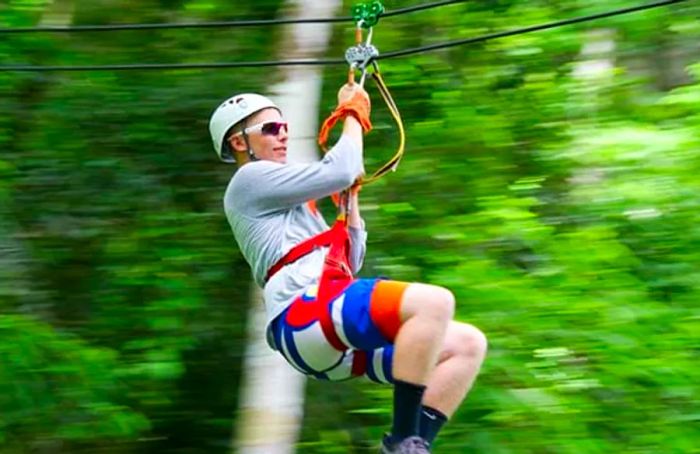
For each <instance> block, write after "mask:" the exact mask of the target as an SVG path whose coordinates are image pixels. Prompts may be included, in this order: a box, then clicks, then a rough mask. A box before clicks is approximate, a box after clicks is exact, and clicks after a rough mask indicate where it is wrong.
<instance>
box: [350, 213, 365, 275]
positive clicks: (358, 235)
mask: <svg viewBox="0 0 700 454" xmlns="http://www.w3.org/2000/svg"><path fill="white" fill-rule="evenodd" d="M348 232H349V233H350V254H349V260H350V268H352V274H357V273H358V272H359V271H360V269H361V268H362V264H363V263H364V261H365V251H366V250H367V231H366V230H365V223H364V221H362V228H357V227H348Z"/></svg>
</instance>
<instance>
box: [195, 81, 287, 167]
mask: <svg viewBox="0 0 700 454" xmlns="http://www.w3.org/2000/svg"><path fill="white" fill-rule="evenodd" d="M268 107H272V108H274V109H277V110H280V109H279V107H277V106H276V105H275V103H273V102H272V101H270V100H269V99H268V98H266V97H264V96H261V95H256V94H255V93H243V94H240V95H236V96H232V97H231V98H229V99H227V100H226V101H224V102H223V103H222V104H221V105H220V106H219V107H218V108H217V109H216V110H215V111H214V113H213V114H212V116H211V119H210V120H209V132H210V133H211V140H212V141H213V142H214V150H216V154H217V155H219V159H221V160H222V161H224V162H236V160H235V159H234V157H233V153H232V152H231V149H230V148H229V146H228V144H225V143H224V139H225V138H226V133H227V132H228V130H229V129H231V127H232V126H233V125H235V124H236V123H238V122H239V121H241V120H244V119H245V118H247V117H249V116H251V115H253V114H254V113H255V112H258V111H260V110H263V109H267V108H268Z"/></svg>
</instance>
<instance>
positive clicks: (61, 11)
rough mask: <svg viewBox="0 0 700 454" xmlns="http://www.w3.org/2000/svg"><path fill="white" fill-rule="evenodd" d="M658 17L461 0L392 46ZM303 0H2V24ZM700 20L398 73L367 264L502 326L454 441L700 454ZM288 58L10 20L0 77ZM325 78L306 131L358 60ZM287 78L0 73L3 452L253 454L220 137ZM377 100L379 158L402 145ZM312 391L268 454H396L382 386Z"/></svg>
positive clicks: (210, 37) (489, 330) (425, 14)
mask: <svg viewBox="0 0 700 454" xmlns="http://www.w3.org/2000/svg"><path fill="white" fill-rule="evenodd" d="M642 1H643V0H605V1H603V0H587V1H581V0H559V1H549V0H473V1H465V2H460V3H459V4H454V5H448V6H443V7H439V8H433V9H430V10H426V11H422V12H415V13H412V14H406V15H401V16H396V17H387V18H382V19H381V20H380V22H379V24H378V26H377V27H376V29H375V34H374V40H373V42H374V43H375V44H376V45H377V46H378V48H379V49H380V51H381V52H388V51H393V50H400V49H405V48H412V47H416V46H423V45H429V44H435V43H441V42H445V41H449V40H455V39H462V38H467V37H471V36H478V35H484V34H488V33H493V32H498V31H503V30H508V29H512V28H517V27H525V26H530V25H536V24H541V23H547V22H551V21H557V20H562V19H568V18H572V17H578V16H582V15H588V14H593V13H598V12H603V11H607V10H612V9H616V8H624V7H629V6H635V5H639V4H641V2H642ZM421 3H427V0H425V1H423V2H422V1H421V0H405V1H403V0H402V1H399V0H394V1H389V0H387V1H386V2H385V6H386V7H387V9H389V10H391V9H396V8H403V7H408V6H412V5H417V4H421ZM351 5H352V2H348V1H346V2H345V3H344V4H343V5H341V6H340V7H339V8H337V10H336V11H335V13H334V14H335V15H338V16H346V15H349V9H350V6H351ZM300 8H301V9H303V8H304V7H303V5H299V4H297V3H294V2H284V1H282V0H279V1H278V0H255V1H253V0H238V1H236V2H230V1H223V0H141V1H138V2H137V1H127V0H101V1H94V0H93V1H87V0H55V1H50V0H5V1H4V2H2V3H0V27H5V28H15V27H32V26H39V25H62V26H66V25H89V24H126V23H160V22H196V21H218V20H233V19H275V18H280V17H285V16H287V15H290V14H295V13H296V12H298V10H299V9H300ZM699 14H700V6H698V5H697V3H696V2H692V1H688V2H681V3H678V4H674V5H671V6H665V7H661V8H656V9H653V10H649V11H644V12H637V13H634V14H627V15H623V16H617V17H614V18H608V19H603V20H598V21H592V22H586V23H582V24H578V25H573V26H566V27H560V28H556V29H552V30H547V31H540V32H536V33H528V34H523V35H518V36H513V37H508V38H503V39H496V40H489V41H485V42H482V43H478V44H473V45H467V46H457V47H452V48H449V49H444V50H439V51H434V52H426V53H420V54H414V55H411V56H406V57H403V58H394V59H387V60H383V61H381V68H382V70H383V73H384V77H385V79H386V81H387V84H388V85H389V88H390V89H391V90H392V93H393V94H394V97H395V99H396V102H397V104H398V107H399V109H400V110H401V112H402V115H403V118H404V121H405V124H406V129H407V151H406V156H405V158H404V160H403V162H402V163H401V165H400V167H399V169H398V171H397V172H396V173H392V174H390V175H389V176H387V177H385V178H384V179H383V180H381V181H380V182H379V183H377V184H376V185H372V186H368V187H366V188H365V189H364V190H363V191H362V200H363V202H362V208H363V214H364V217H365V219H366V222H367V225H368V230H369V240H368V255H367V258H366V261H365V266H364V268H363V270H362V272H361V275H362V276H373V275H384V276H391V277H392V278H395V279H401V280H417V281H424V282H429V283H434V284H438V285H444V286H447V287H449V288H450V289H452V290H453V291H454V293H455V294H456V296H457V299H458V309H457V318H458V319H459V320H462V321H467V322H471V323H473V324H475V325H477V326H479V327H480V328H481V329H482V330H483V331H484V332H485V333H486V334H487V336H488V337H489V340H490V352H489V357H488V358H487V361H486V364H485V366H484V368H483V371H482V374H481V376H480V378H479V380H478V382H477V385H476V387H475V389H474V391H473V392H472V394H471V395H470V397H469V399H468V401H467V402H466V404H465V405H464V406H463V407H462V409H461V410H460V411H459V412H458V413H457V414H456V415H455V417H454V418H453V420H452V421H451V422H450V423H449V425H447V426H446V428H445V429H444V430H443V432H442V434H441V437H440V438H439V439H438V441H437V443H436V445H435V451H436V452H444V453H467V452H479V453H489V454H511V453H512V454H516V453H557V454H559V453H562V454H568V453H572V454H573V453H576V454H580V453H616V452H622V453H640V454H641V453H644V454H647V453H648V454H652V453H664V454H665V453H674V454H685V453H700V413H699V412H698V408H700V407H699V403H700V394H699V393H700V386H699V385H698V383H700V372H699V371H700V368H699V367H698V362H699V360H700V336H699V334H698V333H699V332H700V309H698V299H699V298H700V228H698V225H700V196H699V194H700V178H698V174H699V173H700V151H699V150H700V147H699V145H700V80H699V79H698V78H699V77H700V50H699V49H698V46H697V43H698V38H700V21H698V17H699ZM312 38H313V36H311V37H309V39H312ZM302 44H303V43H302ZM352 44H353V24H352V23H351V22H342V23H336V24H334V25H332V35H331V38H330V42H329V43H328V46H326V47H325V48H324V50H323V52H322V53H321V54H320V55H316V56H317V57H319V58H342V55H343V52H344V50H345V48H346V47H348V46H350V45H352ZM290 47H291V48H292V50H293V48H294V47H295V44H293V43H292V44H290V43H289V42H287V41H286V39H285V37H284V31H283V29H282V28H281V27H271V26H263V27H254V28H237V27H228V28H216V29H186V30H178V29H174V30H133V31H117V32H81V33H21V34H19V33H7V32H2V33H0V66H8V65H19V64H22V65H63V66H65V65H68V66H71V65H106V64H137V63H193V62H227V61H257V60H274V59H285V58H287V57H289V49H290ZM318 70H319V71H320V74H321V77H322V81H323V85H322V89H320V90H321V91H320V92H319V93H316V94H315V95H314V96H320V105H319V106H318V108H316V109H315V110H314V111H313V112H311V115H313V116H314V121H318V120H319V119H322V118H324V117H325V116H326V115H328V113H329V112H330V111H331V110H332V108H333V107H334V105H335V104H334V103H335V92H336V90H337V88H338V86H339V85H340V84H341V83H342V82H343V80H344V79H345V77H346V71H347V69H346V68H345V67H343V65H342V64H341V65H328V66H324V67H319V69H318ZM285 77H289V74H288V73H284V72H283V70H282V69H281V68H277V67H265V68H220V69H190V70H159V71H154V70H149V71H145V70H143V71H76V72H68V71H52V72H31V71H29V72H28V71H25V72H18V71H0V452H2V453H10V454H14V453H25V452H26V453H34V452H36V453H52V454H53V453H109V454H113V453H119V454H141V453H149V454H150V453H182V454H189V453H192V454H194V453H228V452H235V451H236V447H235V446H236V434H237V432H238V430H239V429H237V427H238V425H239V424H240V415H241V409H240V408H241V406H240V405H241V399H242V397H241V395H242V390H241V388H242V386H241V383H242V380H243V376H244V372H245V370H244V367H243V364H244V355H245V351H246V343H247V342H248V340H247V339H248V337H247V336H248V335H247V332H248V324H249V322H250V321H251V319H250V316H249V315H248V314H249V312H248V308H249V307H251V305H260V304H261V303H260V301H259V300H258V299H257V298H256V297H255V295H256V293H255V292H253V291H252V290H253V289H252V286H253V285H254V284H252V283H251V279H250V273H249V269H248V266H247V264H246V263H245V262H244V260H243V258H242V257H241V255H240V253H239V252H238V250H237V246H236V244H235V241H234V239H233V236H232V235H231V232H230V229H229V226H228V224H227V222H226V219H225V216H224V213H223V208H222V202H221V201H222V196H223V191H224V189H225V187H226V184H227V183H228V180H229V179H230V177H231V175H232V173H233V170H234V169H233V168H232V167H230V166H226V165H223V164H220V163H219V162H218V161H217V158H216V155H215V153H214V152H213V149H212V146H211V141H210V138H209V134H208V129H207V124H208V120H209V116H210V114H211V112H212V111H213V109H214V108H215V107H216V106H217V104H218V103H219V102H220V101H221V100H223V99H224V98H226V97H228V96H230V95H231V94H232V93H234V92H240V91H260V92H262V93H266V92H267V90H268V87H269V85H270V84H272V83H278V82H280V81H283V80H284V78H285ZM370 94H371V95H372V97H373V99H374V112H373V122H374V123H375V130H374V131H373V132H372V133H371V134H370V135H369V136H368V138H367V142H366V148H365V154H366V167H367V168H368V170H371V169H374V168H376V167H377V166H378V165H379V164H380V163H381V162H383V160H385V159H387V158H388V157H389V156H391V154H392V152H393V148H394V147H395V146H396V143H397V133H396V129H395V127H394V125H393V123H392V120H391V117H390V115H389V113H388V111H387V109H386V108H385V107H383V106H382V105H381V101H380V97H379V95H378V93H377V92H376V90H372V89H371V88H370ZM291 121H294V119H291ZM291 134H292V136H294V134H295V132H294V130H292V131H291ZM327 213H328V214H329V215H332V213H331V210H327ZM251 295H252V296H251ZM268 391H270V390H266V389H260V390H258V391H257V392H258V393H260V395H262V394H265V393H268ZM299 397H300V399H301V402H302V403H303V407H302V408H303V418H302V420H301V421H300V422H301V425H300V427H299V429H298V436H297V439H296V442H295V448H289V447H288V448H285V449H287V450H286V451H277V452H292V450H293V449H296V452H300V453H312V454H321V453H338V454H341V453H365V452H375V451H376V446H377V445H378V442H379V440H380V438H381V435H382V433H383V432H384V431H385V430H387V429H388V428H389V425H390V422H391V421H390V419H391V418H390V403H391V388H384V387H378V386H375V385H370V384H368V383H365V382H348V383H342V384H336V385H329V384H327V383H319V382H312V381H309V382H308V383H307V384H306V387H305V388H302V394H301V395H300V396H299ZM269 429H270V426H267V427H265V426H264V427H260V431H261V432H262V433H263V438H264V434H265V431H266V430H269ZM261 452H263V451H261ZM270 454H274V453H272V451H270Z"/></svg>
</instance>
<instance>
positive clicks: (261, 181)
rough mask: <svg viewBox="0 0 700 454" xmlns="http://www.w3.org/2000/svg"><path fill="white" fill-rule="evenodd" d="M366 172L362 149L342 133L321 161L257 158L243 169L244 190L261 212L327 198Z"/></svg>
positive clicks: (248, 199)
mask: <svg viewBox="0 0 700 454" xmlns="http://www.w3.org/2000/svg"><path fill="white" fill-rule="evenodd" d="M362 172H363V164H362V148H361V146H360V145H359V144H356V143H355V142H354V141H353V140H352V139H351V138H349V137H346V136H341V138H340V140H338V142H337V143H336V145H335V146H334V147H333V148H332V149H331V150H330V151H329V152H328V153H327V154H326V155H325V156H324V157H323V159H322V160H320V161H317V162H313V163H306V164H280V163H276V162H272V161H255V162H252V163H249V164H246V165H245V166H243V167H242V168H241V169H240V170H239V173H241V175H240V177H241V178H240V180H241V181H240V184H241V185H242V186H243V188H241V189H242V190H243V192H244V193H245V194H246V199H247V203H249V204H252V205H253V206H254V207H250V208H253V209H254V211H256V212H257V213H267V212H274V211H278V210H285V209H289V208H292V207H294V206H296V205H299V204H302V203H304V202H306V201H308V200H316V199H320V198H323V197H327V196H329V195H331V194H333V193H335V192H339V191H342V190H343V189H346V188H348V187H349V186H351V185H352V183H353V182H354V181H355V180H356V179H357V178H358V177H359V176H360V175H362Z"/></svg>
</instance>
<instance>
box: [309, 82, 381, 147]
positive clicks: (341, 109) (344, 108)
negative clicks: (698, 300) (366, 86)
mask: <svg viewBox="0 0 700 454" xmlns="http://www.w3.org/2000/svg"><path fill="white" fill-rule="evenodd" d="M369 111H370V105H369V101H368V100H367V99H366V98H365V97H364V96H362V93H359V92H358V93H355V95H354V96H353V97H352V99H350V100H349V101H346V102H344V103H342V104H340V105H339V106H338V107H336V108H335V110H334V111H333V113H331V114H330V115H329V116H328V118H326V120H325V121H324V122H323V124H322V125H321V130H320V131H319V133H318V144H319V145H320V146H321V148H323V150H324V151H326V143H327V142H328V134H329V133H330V132H331V129H333V127H334V126H335V125H336V123H338V120H340V119H342V118H345V117H347V116H348V115H352V116H354V117H355V118H357V121H359V122H360V125H362V129H363V130H364V132H365V133H368V132H370V131H371V130H372V123H371V122H370V120H369Z"/></svg>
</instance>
